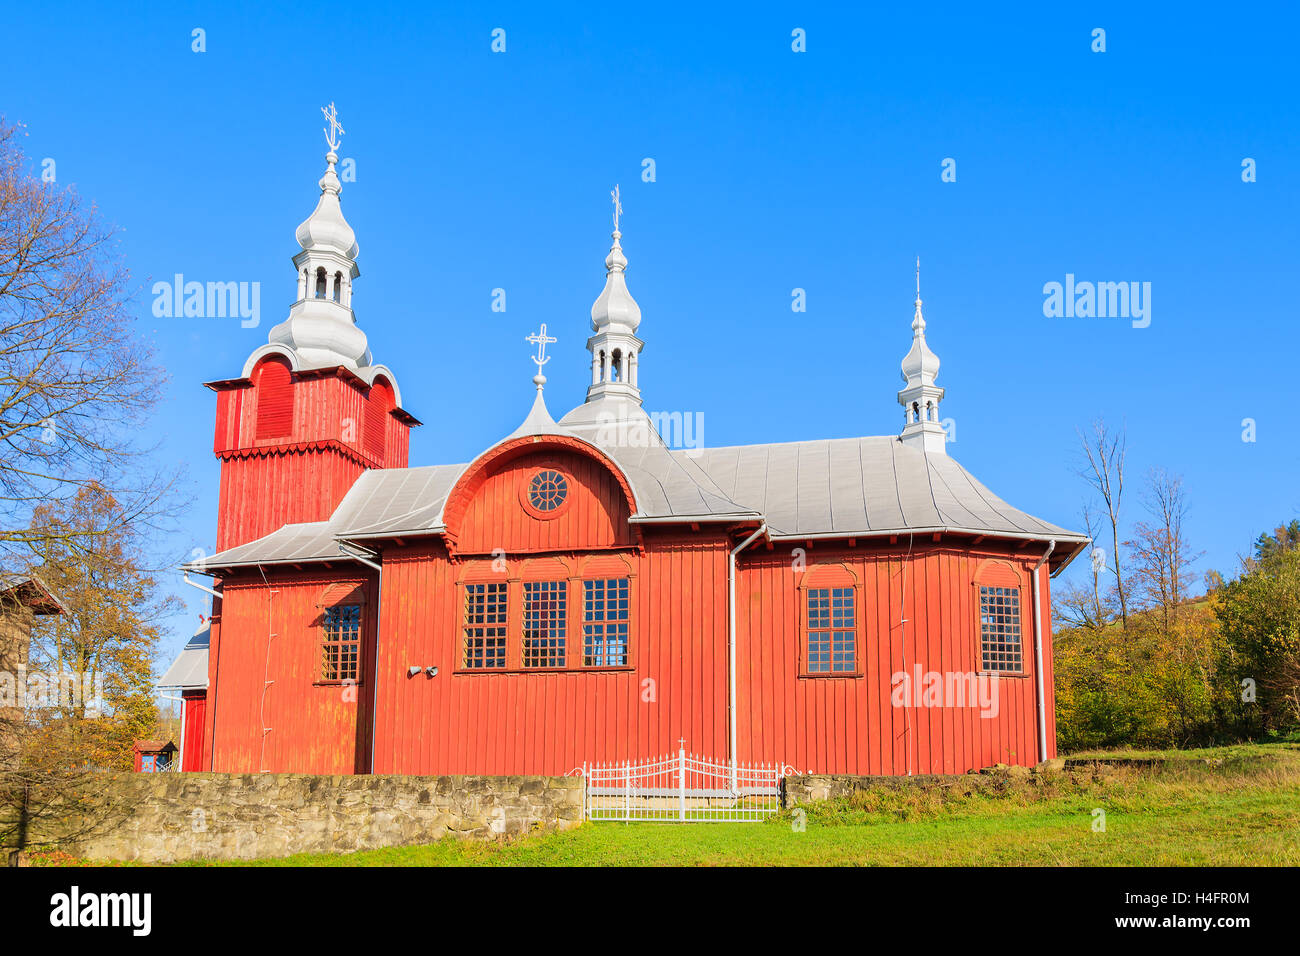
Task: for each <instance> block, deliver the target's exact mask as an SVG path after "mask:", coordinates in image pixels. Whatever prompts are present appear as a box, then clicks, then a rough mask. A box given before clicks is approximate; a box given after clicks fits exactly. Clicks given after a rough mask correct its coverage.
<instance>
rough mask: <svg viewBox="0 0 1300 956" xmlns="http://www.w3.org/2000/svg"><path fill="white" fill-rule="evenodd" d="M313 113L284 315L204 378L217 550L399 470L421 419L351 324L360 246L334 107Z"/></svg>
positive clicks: (326, 510)
mask: <svg viewBox="0 0 1300 956" xmlns="http://www.w3.org/2000/svg"><path fill="white" fill-rule="evenodd" d="M322 112H323V113H324V114H325V118H326V120H327V122H328V124H329V125H328V127H327V128H326V130H325V134H326V142H327V143H328V144H329V152H328V153H327V154H326V156H325V161H326V164H327V165H326V169H325V174H324V176H322V177H321V180H320V183H319V186H320V190H321V192H320V198H319V199H318V200H317V203H316V208H315V210H313V212H312V214H311V215H310V216H308V217H307V219H306V220H305V221H304V222H303V223H302V225H300V226H299V227H298V229H297V232H296V238H297V240H298V245H299V252H298V253H297V254H296V255H294V257H293V264H294V269H295V275H296V287H297V295H296V298H295V300H294V303H293V305H292V306H290V308H289V315H288V317H287V318H286V319H285V320H284V321H283V322H281V323H279V324H278V325H276V326H275V327H273V328H272V329H271V331H270V334H269V336H268V340H267V343H266V344H265V345H262V346H261V347H259V348H257V349H256V350H254V351H253V353H252V354H251V355H250V356H249V357H248V360H247V361H246V362H245V363H244V368H243V371H242V373H241V374H240V376H239V377H238V378H232V379H227V380H223V381H217V382H209V383H207V387H208V388H211V389H212V390H213V391H215V392H216V393H217V422H216V439H215V442H214V448H213V450H214V451H215V453H216V456H217V457H218V458H219V459H220V460H221V490H220V503H219V510H218V515H217V541H216V546H217V550H218V551H221V550H225V549H226V548H231V547H234V546H236V545H239V544H243V543H245V542H248V541H252V540H254V539H256V538H260V537H262V536H264V535H267V534H270V533H271V532H273V531H275V530H277V529H278V528H280V527H281V526H282V525H285V524H289V523H296V522H305V521H323V520H325V519H326V518H328V517H329V516H330V514H331V513H333V511H334V509H335V507H337V506H338V503H339V502H340V501H341V500H342V499H343V496H344V495H345V494H347V491H348V489H349V488H351V487H352V484H353V482H355V481H356V480H357V478H358V477H359V476H360V475H361V473H362V472H363V471H365V470H366V469H368V468H405V467H406V465H407V458H408V449H409V442H410V430H411V428H412V427H413V426H415V425H418V424H419V422H418V421H416V420H415V419H414V418H413V417H412V416H411V415H410V414H408V413H407V412H406V411H405V410H404V409H403V408H402V402H401V392H400V391H399V389H398V387H397V379H396V378H395V377H394V375H393V373H392V372H390V371H389V370H388V369H387V368H386V367H384V366H383V365H377V364H375V363H374V361H373V359H372V356H371V354H370V348H369V346H368V344H367V341H366V334H365V332H364V331H362V330H361V328H360V327H359V326H358V325H357V319H356V313H355V312H354V311H353V307H352V304H353V299H352V286H353V282H354V280H356V279H357V277H358V276H360V274H361V271H360V269H358V267H357V261H356V260H357V256H358V254H359V249H358V246H357V242H356V235H355V233H353V231H352V227H351V226H350V225H348V222H347V220H346V219H344V218H343V210H342V207H341V205H340V203H339V195H340V193H341V192H342V186H341V184H340V182H339V177H338V173H337V171H336V169H335V166H336V164H337V163H338V147H339V142H340V137H341V135H342V134H343V132H344V130H343V127H342V126H341V125H339V122H338V113H337V112H336V111H335V109H334V104H333V103H331V104H330V106H329V108H328V109H326V110H322Z"/></svg>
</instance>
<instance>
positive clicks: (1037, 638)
mask: <svg viewBox="0 0 1300 956" xmlns="http://www.w3.org/2000/svg"><path fill="white" fill-rule="evenodd" d="M1055 550H1056V539H1055V538H1053V539H1052V540H1050V541H1048V542H1047V550H1046V551H1045V552H1043V557H1042V558H1041V559H1040V560H1039V562H1038V563H1037V564H1036V565H1034V581H1033V586H1034V678H1035V681H1036V683H1037V690H1038V762H1039V763H1042V762H1043V761H1045V760H1046V759H1047V696H1046V694H1045V693H1044V691H1043V611H1042V598H1041V596H1040V590H1041V589H1040V588H1039V586H1038V572H1039V571H1041V570H1042V568H1043V565H1044V564H1046V563H1047V559H1048V558H1050V557H1051V556H1052V552H1053V551H1055Z"/></svg>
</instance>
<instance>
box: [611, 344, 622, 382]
mask: <svg viewBox="0 0 1300 956" xmlns="http://www.w3.org/2000/svg"><path fill="white" fill-rule="evenodd" d="M609 380H610V381H611V382H621V381H623V353H622V352H620V351H619V350H618V349H614V357H613V358H612V359H611V360H610V363H609Z"/></svg>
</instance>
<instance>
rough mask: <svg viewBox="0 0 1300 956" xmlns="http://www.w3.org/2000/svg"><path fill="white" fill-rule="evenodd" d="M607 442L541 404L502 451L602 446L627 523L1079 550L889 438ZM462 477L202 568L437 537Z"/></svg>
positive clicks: (948, 464)
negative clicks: (622, 492)
mask: <svg viewBox="0 0 1300 956" xmlns="http://www.w3.org/2000/svg"><path fill="white" fill-rule="evenodd" d="M642 414H644V413H642ZM648 421H649V419H648V418H647V419H646V422H647V423H648ZM610 433H612V434H623V436H624V437H623V439H622V440H620V442H619V443H617V444H613V443H610V442H606V441H602V440H601V438H600V437H599V432H597V431H593V430H592V429H586V430H585V431H584V432H583V433H578V432H576V431H575V430H573V429H571V428H567V427H564V426H561V425H556V424H555V422H554V421H553V420H552V419H551V417H550V414H549V413H548V412H546V409H545V405H544V403H542V401H541V398H540V396H539V397H538V399H537V401H536V402H535V404H534V407H533V411H532V412H530V414H529V417H528V418H527V419H525V422H524V424H523V425H521V426H520V428H519V429H516V431H515V432H513V433H512V434H511V435H510V436H508V438H507V439H503V441H507V440H510V439H514V438H518V437H521V435H531V434H537V435H546V434H556V435H567V436H569V437H578V438H581V439H582V440H585V441H588V442H590V443H591V444H593V445H595V446H596V447H598V448H600V450H601V451H603V452H605V454H607V455H609V457H610V458H611V459H613V461H614V462H615V464H616V465H617V466H618V467H619V468H620V469H621V470H622V472H623V474H624V475H625V476H626V478H627V480H628V483H629V484H630V485H631V487H632V494H633V497H634V498H635V500H636V505H637V509H636V513H635V514H633V515H632V520H633V521H634V522H654V521H683V522H684V521H739V520H751V521H752V520H758V519H763V520H766V521H767V523H768V529H769V534H770V535H771V536H773V537H778V538H780V537H788V538H811V537H865V536H871V535H879V534H895V533H904V534H906V533H908V532H913V533H932V532H942V531H959V532H971V533H975V534H985V535H990V536H1005V537H1013V538H1018V539H1025V538H1028V539H1031V540H1048V539H1050V538H1056V539H1058V540H1061V541H1063V542H1075V543H1076V544H1078V543H1080V542H1085V541H1087V538H1086V536H1084V535H1080V534H1077V533H1075V532H1071V531H1068V530H1066V529H1064V528H1061V527H1058V526H1056V525H1053V524H1049V523H1047V522H1045V521H1041V520H1039V519H1038V518H1035V517H1033V516H1032V515H1029V514H1026V513H1025V512H1023V511H1020V510H1018V509H1016V508H1013V507H1012V506H1011V505H1009V504H1007V503H1006V502H1005V501H1003V500H1002V499H1001V498H999V497H998V496H997V495H995V494H993V493H992V492H991V491H989V490H988V489H987V488H985V487H984V486H983V485H982V484H980V483H979V482H978V481H976V480H975V478H974V477H972V476H971V474H970V473H969V472H967V471H966V469H964V468H963V467H962V466H961V465H960V464H958V463H957V462H956V461H954V460H953V459H952V458H950V457H948V456H947V455H926V454H924V453H922V452H921V451H918V450H917V449H914V448H910V447H907V446H905V445H904V444H903V443H902V442H901V441H899V440H898V439H897V438H894V437H890V436H884V437H869V438H837V439H826V440H821V441H802V442H785V443H779V444H770V445H742V446H733V447H729V448H708V449H687V450H682V449H669V448H667V447H666V446H665V445H664V444H663V442H662V440H660V439H659V436H658V434H657V433H652V437H651V439H650V440H648V441H645V442H644V443H638V444H630V443H628V442H627V441H626V433H619V432H618V431H617V430H616V429H612V430H611V432H610ZM498 444H500V443H498ZM494 447H495V446H494ZM468 467H469V466H468V465H463V464H460V465H430V466H424V467H418V468H393V469H376V470H370V471H367V472H365V473H364V474H362V476H361V477H360V478H359V479H357V482H356V484H354V485H353V486H352V488H351V490H349V491H348V493H347V495H346V496H345V497H344V499H343V501H342V502H341V503H340V504H339V506H338V508H337V509H335V511H334V514H333V515H331V516H330V519H329V520H328V521H317V522H311V523H306V524H293V525H285V526H284V527H283V528H281V529H279V530H278V531H275V532H273V533H271V534H269V535H267V536H265V537H263V538H259V539H257V540H256V541H250V542H248V543H247V544H243V545H240V546H239V547H236V548H231V549H229V550H227V551H225V552H222V553H221V554H218V555H214V556H213V557H211V558H209V559H207V561H206V562H204V565H205V566H207V567H232V566H238V565H249V564H270V563H293V562H302V561H323V560H339V559H340V558H341V555H340V553H339V547H338V541H339V539H365V538H380V537H393V536H398V537H403V536H418V535H423V534H439V533H441V532H442V531H444V530H445V526H444V524H443V510H444V508H445V506H446V503H447V496H448V495H449V494H450V492H451V490H452V488H453V487H455V484H456V482H457V481H458V480H459V478H460V476H461V475H463V474H464V473H465V470H466V469H467V468H468ZM1079 546H1080V547H1081V546H1082V545H1081V544H1080V545H1079ZM186 567H187V568H188V569H191V570H203V567H200V566H196V565H187V566H186Z"/></svg>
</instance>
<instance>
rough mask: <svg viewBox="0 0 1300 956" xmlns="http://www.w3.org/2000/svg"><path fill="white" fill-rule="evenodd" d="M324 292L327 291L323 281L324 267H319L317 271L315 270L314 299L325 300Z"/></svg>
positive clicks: (324, 280)
mask: <svg viewBox="0 0 1300 956" xmlns="http://www.w3.org/2000/svg"><path fill="white" fill-rule="evenodd" d="M326 291H327V283H326V279H325V267H324V266H321V267H320V268H319V269H317V270H316V298H318V299H323V298H325V293H326Z"/></svg>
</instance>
